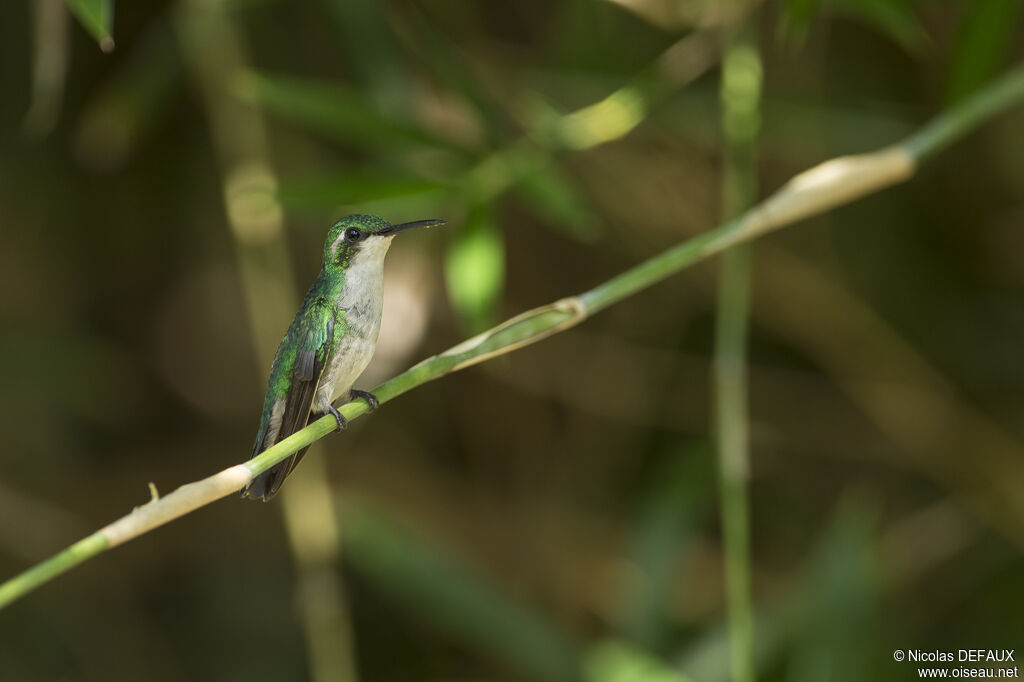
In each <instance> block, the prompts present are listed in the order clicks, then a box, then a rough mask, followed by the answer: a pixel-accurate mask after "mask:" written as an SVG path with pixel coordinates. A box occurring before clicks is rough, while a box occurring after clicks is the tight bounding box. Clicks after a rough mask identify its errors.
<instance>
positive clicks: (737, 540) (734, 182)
mask: <svg viewBox="0 0 1024 682" xmlns="http://www.w3.org/2000/svg"><path fill="white" fill-rule="evenodd" d="M752 32H753V26H752V25H751V20H746V21H744V22H743V23H742V24H741V25H740V26H738V27H737V30H736V34H735V35H730V36H729V37H728V38H727V40H726V49H725V54H724V58H723V60H722V81H721V86H720V90H719V92H720V95H721V105H722V132H723V135H722V137H723V141H724V154H723V162H724V163H723V173H722V198H723V201H722V213H723V215H724V216H725V217H726V218H729V217H732V216H736V215H740V214H741V213H743V212H744V211H745V210H746V209H747V208H749V207H750V206H751V205H752V204H753V203H754V201H755V199H756V195H757V161H756V150H755V146H756V141H757V132H758V129H759V127H760V100H761V82H762V78H761V59H760V56H759V55H758V52H757V48H756V46H755V44H754V42H753V40H752V39H751V38H749V34H750V33H752ZM751 248H752V245H751V244H749V243H744V244H738V245H736V246H733V247H731V248H729V249H728V250H726V251H725V253H723V254H722V269H721V272H720V275H719V290H718V309H717V319H716V328H715V349H714V374H713V383H714V395H715V410H714V427H715V428H714V433H715V438H716V444H717V452H718V469H719V479H718V480H719V503H720V509H721V515H722V545H723V555H724V569H725V596H726V604H727V610H728V619H727V620H728V626H729V653H730V667H731V670H732V679H733V680H734V682H754V679H755V677H756V675H755V665H754V607H753V588H752V585H751V582H752V581H751V558H750V511H749V510H750V501H749V500H750V495H749V485H748V481H749V471H750V453H749V439H748V435H747V434H748V431H749V430H748V427H747V425H748V421H749V419H748V410H747V371H746V368H747V363H746V355H747V327H748V316H749V308H750V261H751Z"/></svg>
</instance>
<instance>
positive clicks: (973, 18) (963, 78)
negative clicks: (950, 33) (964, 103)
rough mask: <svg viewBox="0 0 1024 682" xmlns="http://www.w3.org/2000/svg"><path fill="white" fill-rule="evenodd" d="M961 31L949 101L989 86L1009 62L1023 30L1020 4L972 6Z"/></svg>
mask: <svg viewBox="0 0 1024 682" xmlns="http://www.w3.org/2000/svg"><path fill="white" fill-rule="evenodd" d="M969 7H970V10H969V11H970V14H969V15H968V16H967V18H966V19H965V20H964V22H963V25H962V26H961V28H960V36H959V38H958V39H957V43H956V47H955V48H954V51H953V59H952V62H951V64H950V69H949V77H948V80H947V82H946V99H947V101H948V102H955V101H957V100H960V99H963V98H964V97H966V96H967V95H969V94H971V93H972V92H974V91H975V90H976V89H978V88H979V87H980V86H981V85H983V84H984V83H985V82H987V81H988V80H989V79H990V78H991V77H992V76H994V75H995V73H996V72H997V71H998V70H999V67H1000V66H1002V65H1003V63H1005V62H1006V61H1007V57H1008V55H1009V53H1010V47H1011V45H1012V44H1013V38H1014V36H1015V35H1016V34H1017V29H1018V27H1019V26H1020V18H1021V13H1022V11H1024V3H1022V2H1020V0H985V1H984V2H975V3H971V4H970V5H969Z"/></svg>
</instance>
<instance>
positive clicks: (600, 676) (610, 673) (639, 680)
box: [584, 640, 691, 682]
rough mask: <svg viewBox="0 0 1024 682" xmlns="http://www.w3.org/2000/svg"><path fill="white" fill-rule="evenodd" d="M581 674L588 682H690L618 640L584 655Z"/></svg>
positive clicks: (664, 664) (643, 652)
mask: <svg viewBox="0 0 1024 682" xmlns="http://www.w3.org/2000/svg"><path fill="white" fill-rule="evenodd" d="M584 671H585V677H584V679H586V681H587V682H690V679H691V678H689V677H687V676H686V675H684V674H683V673H682V672H680V671H679V670H676V669H674V668H673V667H672V666H670V665H669V664H668V663H667V662H666V661H663V660H661V659H660V658H657V657H656V656H653V655H652V654H650V653H648V652H646V651H643V650H642V649H638V648H637V647H635V646H632V645H631V644H628V643H626V642H622V641H618V640H609V641H606V642H602V643H600V644H598V645H596V646H594V647H592V648H591V649H590V650H589V651H588V652H587V655H586V661H585V663H584Z"/></svg>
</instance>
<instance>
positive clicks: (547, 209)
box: [516, 159, 598, 238]
mask: <svg viewBox="0 0 1024 682" xmlns="http://www.w3.org/2000/svg"><path fill="white" fill-rule="evenodd" d="M516 189H517V190H518V192H519V195H520V196H521V197H522V198H523V200H524V201H526V202H527V203H528V204H529V205H530V207H531V208H533V209H534V210H535V211H536V212H537V213H538V214H539V215H540V216H541V217H543V218H545V219H547V220H549V221H550V222H551V225H552V226H553V227H555V228H557V229H558V230H560V231H562V232H565V233H567V234H569V235H570V236H573V237H577V238H590V237H595V236H596V235H597V233H598V229H597V218H596V216H595V215H594V213H593V212H592V211H591V210H590V207H589V206H588V205H587V202H586V200H585V199H584V198H583V195H582V193H581V192H580V191H579V190H578V189H577V188H576V185H575V182H574V181H573V179H572V178H571V177H570V176H569V175H567V174H566V173H564V172H563V171H562V169H561V168H559V167H558V166H557V165H556V164H555V163H554V162H553V161H552V160H551V159H544V160H541V161H540V162H539V163H536V164H534V165H533V167H532V168H531V170H530V172H527V173H524V174H523V175H522V176H521V177H520V180H519V183H518V185H517V187H516Z"/></svg>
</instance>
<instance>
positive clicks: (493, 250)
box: [445, 205, 505, 332]
mask: <svg viewBox="0 0 1024 682" xmlns="http://www.w3.org/2000/svg"><path fill="white" fill-rule="evenodd" d="M445 279H446V281H447V283H448V296H449V297H450V298H451V301H452V304H453V305H454V306H455V309H456V311H457V312H458V313H459V316H460V317H461V318H462V320H463V322H464V323H465V324H466V326H467V327H468V328H469V329H470V331H472V332H478V331H482V330H484V329H486V328H488V327H490V326H491V325H492V324H493V321H494V319H495V318H496V313H497V304H498V300H499V298H500V297H501V291H502V287H503V285H504V283H505V243H504V241H503V240H502V235H501V231H500V230H499V229H498V226H497V224H496V222H495V220H494V215H493V213H492V209H491V207H490V206H489V205H488V206H480V207H476V208H474V209H473V210H472V211H470V214H469V216H468V217H467V218H466V225H465V227H464V228H463V229H462V231H461V232H459V234H458V236H457V237H456V238H455V241H454V242H453V243H452V245H451V247H450V248H449V249H448V254H447V258H446V262H445Z"/></svg>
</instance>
